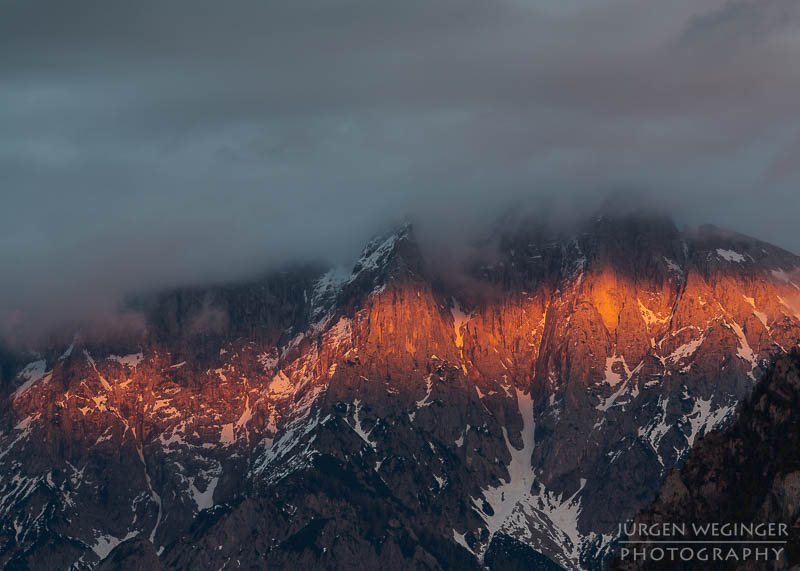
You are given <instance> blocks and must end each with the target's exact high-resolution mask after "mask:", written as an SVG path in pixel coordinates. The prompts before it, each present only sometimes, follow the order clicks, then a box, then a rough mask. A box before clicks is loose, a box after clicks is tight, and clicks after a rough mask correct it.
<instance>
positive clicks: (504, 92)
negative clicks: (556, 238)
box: [0, 0, 800, 330]
mask: <svg viewBox="0 0 800 571" xmlns="http://www.w3.org/2000/svg"><path fill="white" fill-rule="evenodd" d="M0 53H2V54H3V56H2V58H0V85H2V89H0V125H2V126H3V128H2V130H0V173H2V174H3V177H2V179H3V180H2V188H3V203H2V208H0V267H2V268H3V279H2V280H0V299H2V301H0V317H2V319H3V322H4V327H5V328H6V330H9V328H11V329H14V328H17V329H19V327H20V323H22V324H27V325H26V326H27V327H29V328H30V327H33V328H42V327H46V326H49V325H52V324H54V323H56V322H58V321H59V320H63V319H69V318H74V317H79V316H81V315H84V314H87V313H90V312H92V311H97V308H100V307H102V308H104V309H103V311H107V309H108V308H109V307H113V306H114V305H115V304H116V303H117V302H118V300H119V299H120V298H121V296H122V295H124V294H125V293H128V292H131V291H140V290H143V289H153V288H159V287H167V286H171V285H176V284H182V283H191V282H196V281H207V280H224V279H232V278H236V277H239V276H243V275H247V274H252V273H253V272H256V271H258V270H263V269H267V268H270V267H275V266H277V265H281V264H284V263H287V262H291V261H297V260H310V259H320V258H321V259H327V260H334V261H338V260H345V259H348V258H350V257H351V256H353V255H354V254H355V253H356V252H357V250H358V249H359V248H360V247H361V245H362V244H363V242H364V241H365V240H366V238H367V237H368V236H369V235H371V234H372V233H373V232H375V231H377V230H379V229H381V228H382V227H384V226H385V224H386V223H387V221H390V220H393V219H396V218H397V217H399V216H402V215H409V216H411V217H412V218H416V219H417V220H419V221H420V224H421V225H422V226H423V228H424V227H427V228H428V229H432V228H436V229H440V230H441V231H442V232H443V233H445V234H447V235H449V236H450V237H451V238H452V236H453V235H460V234H468V233H470V232H471V231H473V230H478V229H480V228H481V227H483V226H484V225H486V224H487V223H489V222H492V221H493V217H494V216H495V214H497V213H499V212H500V211H502V209H504V208H507V207H508V206H509V205H510V204H514V203H522V204H525V205H527V207H529V208H534V209H535V208H536V205H537V204H540V203H543V202H544V201H547V202H548V203H549V204H555V205H556V208H557V209H559V210H560V211H561V212H565V213H572V214H575V213H578V214H582V213H584V212H588V211H591V210H592V209H593V208H595V207H597V206H598V205H599V204H600V203H602V202H603V201H604V200H605V198H606V196H607V195H608V193H610V192H618V191H619V190H624V191H626V192H630V193H633V194H635V195H636V196H637V200H641V201H644V202H645V203H653V204H656V205H658V206H659V207H660V208H665V209H667V210H668V211H670V212H672V213H673V214H674V215H675V217H676V219H677V220H678V221H679V222H681V223H690V224H698V223H703V222H713V223H716V224H719V225H722V226H726V227H730V228H733V229H736V230H739V231H742V232H745V233H750V234H753V235H756V236H758V237H760V238H762V239H765V240H768V241H771V242H774V243H777V244H779V245H781V246H784V247H786V248H789V249H792V250H794V251H796V252H800V232H798V231H797V230H796V225H797V223H796V217H797V212H798V211H799V210H800V208H798V207H800V198H799V197H800V192H798V188H799V186H798V184H799V183H800V119H798V117H800V66H798V65H797V61H799V60H800V4H798V3H797V2H796V1H795V0H752V1H751V0H741V1H724V0H675V1H671V2H641V1H640V0H590V1H581V2H578V1H572V0H570V1H567V0H547V1H544V0H528V1H524V0H498V1H495V2H486V1H484V0H458V1H456V0H437V1H433V2H432V1H430V0H425V1H422V0H410V1H407V2H374V1H365V0H331V1H321V0H297V1H294V2H269V1H267V2H261V1H259V2H256V1H252V2H251V1H242V2H236V3H220V2H211V1H206V0H200V1H192V2H189V1H188V0H187V1H184V0H175V1H171V2H152V1H150V0H146V1H140V2H122V1H116V0H112V1H110V2H109V1H93V2H92V1H78V2H57V1H55V0H48V1H46V2H24V1H16V0H15V1H12V2H6V3H4V5H3V9H2V17H0ZM9 324H13V326H12V325H9ZM34 324H35V325H34Z"/></svg>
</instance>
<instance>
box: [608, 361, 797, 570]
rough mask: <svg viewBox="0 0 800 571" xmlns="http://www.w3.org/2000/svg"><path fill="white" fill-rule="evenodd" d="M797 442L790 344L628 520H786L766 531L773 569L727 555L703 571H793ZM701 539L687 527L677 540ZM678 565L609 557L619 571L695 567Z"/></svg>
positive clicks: (703, 524)
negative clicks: (720, 427)
mask: <svg viewBox="0 0 800 571" xmlns="http://www.w3.org/2000/svg"><path fill="white" fill-rule="evenodd" d="M798 442H800V349H797V348H795V349H794V350H793V351H792V352H791V353H790V354H789V355H782V356H780V357H779V358H777V359H776V362H775V364H774V365H773V366H772V367H771V368H770V369H769V370H768V371H767V373H766V374H765V375H764V378H763V379H762V380H761V381H759V383H758V385H756V387H755V389H754V390H753V393H752V395H751V396H750V397H749V398H748V399H747V400H746V401H745V402H743V403H742V405H741V410H740V412H739V415H738V418H737V419H736V421H735V422H734V423H733V424H732V425H731V426H730V427H729V428H728V429H727V430H724V431H713V432H711V433H710V434H708V435H706V436H704V437H703V438H701V439H699V441H698V442H697V443H696V444H695V446H694V447H693V448H692V450H691V452H690V454H689V457H688V459H687V460H686V463H685V464H684V465H683V467H682V468H681V469H679V470H678V469H676V470H674V471H673V472H672V473H671V474H670V475H669V477H668V478H667V479H666V481H665V482H664V484H663V486H662V488H661V490H660V492H659V495H658V497H657V498H656V500H655V501H654V502H653V504H652V505H651V506H649V507H648V508H647V509H646V510H643V512H642V513H641V514H640V515H639V516H638V517H637V518H636V524H637V525H641V524H645V525H650V524H652V523H656V522H686V523H687V524H688V523H691V524H694V525H695V526H696V529H698V530H706V529H709V528H708V525H709V524H713V523H716V522H751V523H754V522H755V523H773V524H786V528H785V529H786V533H785V534H783V533H780V529H779V528H777V527H776V528H775V529H774V530H773V532H772V533H771V534H770V535H769V537H770V538H771V540H782V541H785V542H786V543H785V544H779V545H774V546H773V545H771V546H770V548H779V549H782V552H781V553H780V554H779V557H778V562H777V563H776V564H775V565H774V566H773V565H771V564H770V565H766V564H765V563H764V562H763V561H761V562H755V561H752V560H751V561H748V562H746V563H744V562H740V561H736V560H734V559H731V560H729V561H726V562H722V561H719V562H715V563H714V564H713V565H712V566H711V567H708V568H713V569H761V568H766V567H769V568H770V569H788V568H790V567H791V568H792V569H796V568H797V566H798V565H800V528H799V527H798V523H800V450H798V447H797V443H798ZM690 529H691V528H690ZM737 535H738V536H739V537H743V536H745V537H750V535H744V534H737ZM707 536H708V534H705V535H702V534H695V533H691V532H688V533H687V534H686V535H685V538H686V539H687V540H693V541H697V540H699V541H703V540H704V538H707ZM754 537H757V536H754ZM631 538H636V539H639V538H641V536H639V535H636V536H633V535H632V536H631ZM749 547H750V548H751V549H752V548H754V547H755V545H750V546H749ZM680 565H681V564H680V563H675V562H666V561H665V562H653V561H648V562H647V563H642V562H641V561H639V562H633V561H631V558H630V557H629V558H628V560H627V561H622V560H618V561H617V568H619V569H698V563H697V561H693V562H692V563H691V564H684V565H683V567H681V566H680Z"/></svg>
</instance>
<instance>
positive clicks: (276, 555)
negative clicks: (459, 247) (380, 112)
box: [0, 217, 800, 570]
mask: <svg viewBox="0 0 800 571" xmlns="http://www.w3.org/2000/svg"><path fill="white" fill-rule="evenodd" d="M798 268H800V259H798V258H797V257H795V256H794V255H792V254H789V253H788V252H785V251H783V250H781V249H779V248H776V247H774V246H770V245H768V244H764V243H762V242H759V241H757V240H754V239H752V238H748V237H745V236H741V235H738V234H734V233H729V232H725V231H721V230H718V229H715V228H712V227H704V228H701V229H700V230H698V231H693V232H679V231H678V230H677V229H676V228H675V227H674V226H673V224H672V223H671V222H669V221H668V220H664V219H660V218H646V217H625V218H608V217H605V218H598V219H595V220H593V221H591V222H589V223H587V224H586V225H585V226H584V227H582V228H581V229H580V231H578V232H576V233H574V234H573V235H570V236H561V235H558V234H556V233H552V232H547V231H545V230H543V229H542V228H541V227H539V226H531V225H527V226H521V227H516V226H515V227H509V228H507V229H504V230H503V231H502V232H500V233H499V234H498V236H497V241H496V251H495V252H494V256H493V257H492V258H491V261H490V262H487V261H485V260H484V261H480V260H476V261H475V262H474V263H473V262H470V263H468V264H467V267H466V268H465V269H464V272H463V275H462V276H459V279H457V280H454V279H445V278H443V276H442V275H441V272H439V271H437V264H436V262H435V261H431V260H426V259H425V257H424V255H423V252H422V251H421V250H420V248H419V246H418V244H417V242H416V241H415V239H414V236H413V231H412V229H411V227H409V226H403V227H400V228H398V229H396V230H395V231H393V232H391V233H389V234H387V235H385V236H381V237H379V238H376V239H375V240H373V241H372V242H371V243H370V244H369V245H367V247H366V248H365V249H364V251H363V254H362V256H361V258H360V259H359V260H358V261H357V262H356V264H355V265H354V267H353V268H352V269H347V270H346V271H343V270H339V269H334V270H330V271H327V272H320V271H315V270H314V269H309V268H303V269H298V270H293V271H287V272H284V273H281V274H277V275H274V276H271V277H269V278H267V279H263V280H259V281H256V282H252V283H246V284H239V285H235V286H224V287H222V286H219V287H208V288H194V289H184V290H179V291H174V292H169V293H165V294H163V295H162V296H160V297H159V298H158V299H156V300H151V301H150V302H148V303H146V304H142V311H144V312H145V314H146V316H147V319H146V323H147V330H146V332H145V333H144V334H142V335H140V336H139V337H138V338H137V339H136V340H135V341H131V340H126V341H119V340H115V341H113V342H112V341H110V340H109V341H107V342H102V343H100V342H89V341H84V340H82V338H81V336H80V334H78V335H76V337H75V339H74V342H73V343H72V344H71V345H69V346H68V347H51V348H48V349H47V350H44V351H43V352H42V353H41V354H39V355H35V356H29V358H27V359H24V360H20V359H19V357H18V356H16V357H12V356H10V357H8V358H6V359H4V361H3V362H4V363H5V365H4V368H3V371H4V373H3V375H4V376H3V379H4V384H3V388H2V390H3V394H2V398H0V410H2V412H1V413H0V419H2V420H1V422H2V425H1V426H0V564H2V565H5V567H7V568H9V569H76V570H77V569H89V568H93V567H95V566H98V564H99V565H100V566H101V567H102V568H110V569H116V568H123V569H124V568H130V569H136V568H141V567H142V566H143V565H144V566H146V567H150V568H154V569H155V568H158V567H159V566H161V567H164V568H178V569H206V568H207V569H212V568H213V569H220V568H239V567H243V568H251V569H256V568H267V569H283V568H297V569H319V568H341V569H350V568H355V567H359V568H366V569H373V568H374V569H378V568H380V569H480V568H483V567H484V566H488V567H489V568H491V569H497V570H499V569H537V568H540V569H557V568H567V569H580V568H591V567H593V566H597V565H599V562H600V561H601V560H602V559H603V558H604V557H605V556H606V555H607V551H608V546H609V545H610V544H611V542H612V540H613V539H614V538H615V533H616V531H617V529H618V524H619V523H620V522H623V521H625V520H627V519H629V518H631V517H632V516H633V515H634V514H636V513H637V512H638V511H639V510H640V509H642V507H643V506H645V505H646V504H647V503H648V502H650V501H651V500H652V498H653V497H654V495H655V493H656V491H657V489H658V486H659V484H660V483H661V482H662V481H663V478H665V477H666V476H667V474H669V473H670V471H671V470H672V468H673V467H675V466H676V465H677V464H679V463H680V462H681V461H682V460H683V459H685V456H686V454H687V451H688V450H689V448H690V447H691V446H692V444H693V443H694V441H695V440H696V439H697V438H698V437H699V436H701V435H703V434H704V433H706V432H709V431H710V430H711V429H712V428H714V427H716V426H721V425H724V424H725V423H727V422H730V420H731V419H732V418H733V416H734V414H733V413H734V411H735V407H736V405H737V403H739V402H740V401H741V400H742V399H743V398H744V397H745V396H746V395H747V394H749V392H750V391H751V389H752V387H753V385H754V383H755V380H756V379H757V378H758V377H759V376H760V375H761V373H762V372H763V370H764V368H765V366H766V364H767V363H768V362H769V361H770V360H772V359H773V358H774V357H775V356H776V355H779V354H782V353H785V352H787V351H789V350H791V348H792V347H794V346H796V345H797V343H798V341H800V275H799V274H798V271H799V270H798Z"/></svg>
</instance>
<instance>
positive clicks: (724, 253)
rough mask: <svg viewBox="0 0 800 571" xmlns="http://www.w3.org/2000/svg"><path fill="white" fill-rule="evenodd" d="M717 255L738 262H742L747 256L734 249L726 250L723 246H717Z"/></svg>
mask: <svg viewBox="0 0 800 571" xmlns="http://www.w3.org/2000/svg"><path fill="white" fill-rule="evenodd" d="M717 256H719V257H720V258H722V259H723V260H725V261H728V262H734V263H737V264H741V263H743V262H744V261H745V257H744V256H743V255H741V254H740V253H739V252H734V251H733V250H725V249H723V248H717Z"/></svg>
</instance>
